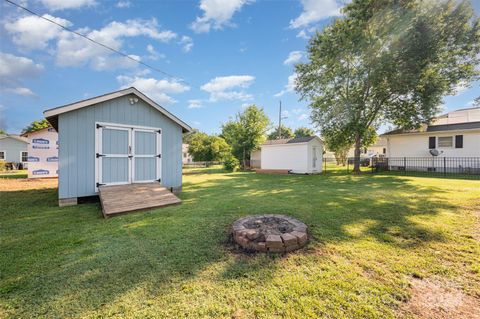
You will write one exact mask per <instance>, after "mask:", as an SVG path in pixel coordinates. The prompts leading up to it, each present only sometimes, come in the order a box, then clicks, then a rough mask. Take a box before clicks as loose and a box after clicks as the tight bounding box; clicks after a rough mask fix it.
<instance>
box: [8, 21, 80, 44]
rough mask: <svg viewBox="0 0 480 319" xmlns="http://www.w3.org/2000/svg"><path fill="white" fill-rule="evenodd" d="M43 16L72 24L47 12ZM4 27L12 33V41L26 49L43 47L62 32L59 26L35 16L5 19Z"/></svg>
mask: <svg viewBox="0 0 480 319" xmlns="http://www.w3.org/2000/svg"><path fill="white" fill-rule="evenodd" d="M43 17H45V18H47V19H49V20H52V21H55V22H56V23H59V24H61V25H63V26H66V27H70V26H71V25H72V23H71V22H70V21H68V20H65V19H61V18H57V17H54V16H51V15H49V14H44V15H43ZM4 27H5V29H6V30H7V32H9V33H10V34H12V35H13V37H12V39H13V42H14V43H15V44H16V45H18V46H19V47H21V48H23V49H27V50H34V49H37V50H41V49H45V48H46V47H47V46H48V42H49V41H50V40H53V39H55V38H57V37H58V36H59V35H60V34H61V33H62V29H61V28H60V27H59V26H56V25H54V24H52V23H51V22H48V21H46V20H44V19H42V18H40V17H36V16H27V17H21V18H19V19H18V20H16V21H7V22H5V24H4Z"/></svg>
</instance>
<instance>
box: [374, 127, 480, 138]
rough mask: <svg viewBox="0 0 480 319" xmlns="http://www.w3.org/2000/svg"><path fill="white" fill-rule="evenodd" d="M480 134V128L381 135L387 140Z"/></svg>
mask: <svg viewBox="0 0 480 319" xmlns="http://www.w3.org/2000/svg"><path fill="white" fill-rule="evenodd" d="M476 132H478V133H480V128H472V129H458V130H442V131H429V132H406V133H396V134H381V135H380V136H382V137H385V138H390V137H395V136H412V135H436V134H437V135H438V134H448V133H450V134H456V133H457V134H458V133H476Z"/></svg>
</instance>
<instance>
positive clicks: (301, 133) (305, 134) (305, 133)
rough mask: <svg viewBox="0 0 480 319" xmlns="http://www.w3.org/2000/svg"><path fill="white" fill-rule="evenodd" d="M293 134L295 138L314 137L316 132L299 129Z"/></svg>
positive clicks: (305, 128) (306, 128) (303, 128)
mask: <svg viewBox="0 0 480 319" xmlns="http://www.w3.org/2000/svg"><path fill="white" fill-rule="evenodd" d="M293 134H294V135H295V137H308V136H314V135H315V132H314V131H313V130H312V129H310V128H308V127H299V128H297V129H296V130H295V132H294V133H293Z"/></svg>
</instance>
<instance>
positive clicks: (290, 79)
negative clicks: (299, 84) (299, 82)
mask: <svg viewBox="0 0 480 319" xmlns="http://www.w3.org/2000/svg"><path fill="white" fill-rule="evenodd" d="M296 78H297V74H296V73H293V74H292V75H290V76H289V77H288V82H287V84H286V85H285V88H284V89H283V90H281V91H280V92H278V93H277V94H275V95H274V96H275V97H280V96H282V95H284V94H285V93H289V92H293V91H295V80H296Z"/></svg>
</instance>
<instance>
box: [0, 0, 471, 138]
mask: <svg viewBox="0 0 480 319" xmlns="http://www.w3.org/2000/svg"><path fill="white" fill-rule="evenodd" d="M14 1H15V2H17V3H20V4H22V5H24V6H27V7H28V8H29V9H31V10H33V11H35V12H37V13H39V14H41V15H46V17H48V18H49V19H52V20H55V21H56V22H58V23H60V24H62V25H66V26H68V27H70V28H71V29H74V30H77V31H79V32H81V33H84V34H87V35H89V36H90V37H92V38H94V39H96V40H98V41H100V42H103V43H105V44H107V45H109V46H112V47H114V48H116V49H118V50H120V51H122V52H124V53H127V54H129V55H132V56H134V57H135V58H137V59H140V60H141V61H143V62H145V63H148V64H150V65H152V66H154V67H156V68H158V69H161V70H163V71H165V72H168V73H169V74H172V75H174V76H175V78H169V77H166V76H165V75H163V74H161V73H158V72H155V71H152V70H149V69H148V68H145V67H142V66H139V65H138V64H136V63H134V62H132V61H129V60H127V59H125V58H122V57H119V56H118V55H115V54H113V53H111V52H109V51H107V50H105V49H103V48H100V47H98V46H96V45H93V44H91V43H88V42H87V41H86V40H84V39H82V38H79V37H78V36H75V35H73V34H71V33H68V32H66V31H62V30H61V29H60V28H59V27H57V26H55V25H53V24H50V23H48V22H46V21H43V20H42V19H40V18H38V17H34V16H31V15H29V14H27V13H26V12H24V11H22V10H20V9H16V8H15V7H13V6H12V5H10V4H8V3H5V2H3V3H2V4H0V9H1V17H0V29H1V31H0V32H1V34H0V37H1V38H0V77H1V78H0V94H1V95H0V128H4V129H6V130H7V131H8V132H9V133H18V132H20V131H21V130H22V129H23V128H24V127H25V126H26V125H27V124H28V123H30V122H31V121H33V120H36V119H41V118H42V117H43V116H42V112H43V111H44V110H45V109H48V108H51V107H56V106H60V105H63V104H66V103H70V102H75V101H78V100H81V99H85V98H88V97H93V96H96V95H100V94H104V93H107V92H111V91H115V90H118V89H120V88H122V87H128V86H132V85H133V86H136V87H137V88H138V89H140V90H141V91H143V92H144V93H146V94H147V95H148V96H150V97H151V98H153V99H154V100H156V101H157V102H158V103H160V104H161V105H163V106H164V107H166V108H167V109H168V110H170V111H171V112H172V113H174V114H175V115H177V116H178V117H180V118H181V119H182V120H184V121H186V122H187V123H189V124H190V125H191V126H193V127H195V128H198V129H200V130H202V131H205V132H207V133H219V132H220V126H221V124H222V123H224V122H226V121H227V120H228V119H229V118H230V117H233V116H234V115H235V114H236V113H237V112H238V111H241V110H242V108H243V107H245V105H249V104H252V103H255V104H257V105H259V106H261V107H263V108H264V109H265V111H266V112H267V114H268V115H269V116H270V118H271V120H272V121H274V122H275V123H276V122H277V121H278V103H279V101H280V100H281V101H282V105H283V109H284V110H285V114H284V115H285V116H286V117H287V118H286V119H285V120H284V123H285V124H286V125H288V126H290V127H292V128H296V127H299V126H307V127H312V126H311V124H310V122H309V111H308V108H307V103H306V102H303V101H298V98H299V97H298V95H296V93H295V92H293V89H292V81H293V79H294V76H293V69H294V68H293V64H294V63H295V62H299V61H304V59H305V57H304V53H305V47H306V44H307V39H308V37H309V35H311V34H312V32H313V31H314V30H315V29H322V28H323V27H324V26H325V25H327V24H328V23H329V22H330V21H331V19H333V18H335V17H336V16H338V14H339V9H340V7H341V2H343V1H338V2H337V1H336V0H299V1H297V0H292V1H249V0H196V1H133V0H130V1H128V0H110V1H100V0H14ZM473 2H474V6H475V10H476V11H477V13H478V12H480V2H479V1H473ZM289 83H290V85H289ZM478 84H479V83H474V84H473V85H472V87H470V88H468V89H461V90H459V92H458V93H457V95H455V96H449V97H446V98H445V101H444V102H445V103H444V106H445V110H446V111H450V110H454V109H457V108H463V107H468V106H469V103H471V101H472V100H473V99H474V98H475V97H477V96H479V95H480V88H479V85H478Z"/></svg>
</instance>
